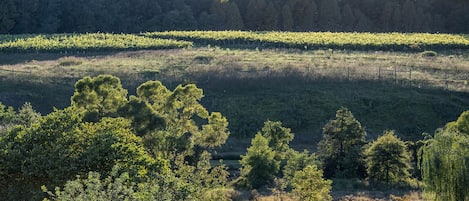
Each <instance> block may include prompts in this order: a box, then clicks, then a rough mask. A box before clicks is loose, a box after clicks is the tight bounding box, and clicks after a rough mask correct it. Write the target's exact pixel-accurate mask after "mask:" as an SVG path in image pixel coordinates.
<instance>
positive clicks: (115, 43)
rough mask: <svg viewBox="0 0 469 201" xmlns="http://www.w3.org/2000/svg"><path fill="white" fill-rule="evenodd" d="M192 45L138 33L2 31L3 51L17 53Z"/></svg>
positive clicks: (0, 37) (0, 43)
mask: <svg viewBox="0 0 469 201" xmlns="http://www.w3.org/2000/svg"><path fill="white" fill-rule="evenodd" d="M190 46H192V43H191V42H186V41H176V40H171V39H159V38H149V37H144V36H139V35H135V34H107V33H93V34H53V35H0V52H15V53H16V52H20V53H24V52H67V51H71V52H75V51H116V50H141V49H173V48H183V47H190Z"/></svg>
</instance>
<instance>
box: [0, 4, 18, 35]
mask: <svg viewBox="0 0 469 201" xmlns="http://www.w3.org/2000/svg"><path fill="white" fill-rule="evenodd" d="M17 14H18V13H17V11H16V6H15V4H14V1H13V0H3V2H2V6H1V7H0V34H2V33H9V32H10V31H11V29H13V27H14V26H15V24H16V21H15V17H16V15H17Z"/></svg>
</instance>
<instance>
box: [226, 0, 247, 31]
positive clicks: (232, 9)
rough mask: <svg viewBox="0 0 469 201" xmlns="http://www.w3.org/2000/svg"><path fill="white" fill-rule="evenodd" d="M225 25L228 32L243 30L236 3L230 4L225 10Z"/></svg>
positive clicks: (241, 18)
mask: <svg viewBox="0 0 469 201" xmlns="http://www.w3.org/2000/svg"><path fill="white" fill-rule="evenodd" d="M226 25H227V27H228V29H230V30H242V29H244V23H243V17H242V16H241V13H240V12H239V8H238V5H237V4H236V2H234V1H233V2H230V5H229V7H228V10H226Z"/></svg>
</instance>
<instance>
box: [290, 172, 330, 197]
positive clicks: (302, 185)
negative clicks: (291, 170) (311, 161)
mask: <svg viewBox="0 0 469 201" xmlns="http://www.w3.org/2000/svg"><path fill="white" fill-rule="evenodd" d="M322 173H323V172H322V170H319V169H318V167H317V166H316V165H308V166H306V167H305V168H304V169H303V170H300V171H297V172H296V173H295V176H294V177H293V181H292V185H293V190H292V193H293V195H295V196H297V197H298V198H299V199H300V200H305V201H322V200H332V196H331V195H330V192H331V188H332V186H331V184H332V181H331V180H325V179H323V178H322Z"/></svg>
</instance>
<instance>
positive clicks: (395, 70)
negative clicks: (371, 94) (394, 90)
mask: <svg viewBox="0 0 469 201" xmlns="http://www.w3.org/2000/svg"><path fill="white" fill-rule="evenodd" d="M394 82H395V83H394V84H397V66H394Z"/></svg>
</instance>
